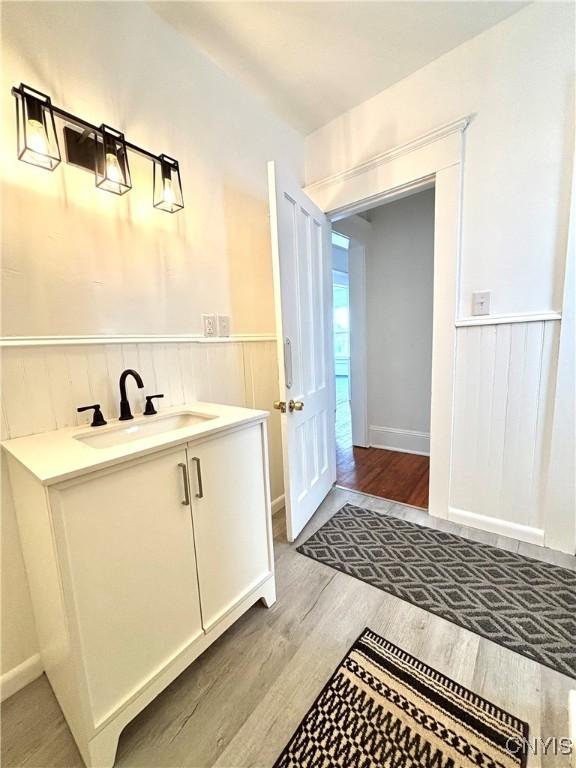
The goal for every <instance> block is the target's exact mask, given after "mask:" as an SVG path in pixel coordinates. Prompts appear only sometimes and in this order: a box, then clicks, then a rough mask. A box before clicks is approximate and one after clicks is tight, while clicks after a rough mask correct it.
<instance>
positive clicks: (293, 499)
mask: <svg viewBox="0 0 576 768" xmlns="http://www.w3.org/2000/svg"><path fill="white" fill-rule="evenodd" d="M268 169H269V187H270V213H271V227H272V251H273V266H274V289H275V297H276V328H277V337H278V351H279V355H278V357H279V360H280V361H282V360H283V362H284V365H282V364H280V366H279V367H280V377H279V378H280V397H281V400H282V401H284V402H289V401H290V400H294V401H297V402H301V403H303V410H300V411H297V410H294V411H292V412H291V411H290V410H289V409H287V410H286V412H285V413H282V416H281V423H282V444H283V460H284V486H285V496H286V527H287V534H288V539H289V540H290V541H293V540H294V539H295V538H296V536H297V535H298V534H299V533H300V531H301V530H302V528H303V527H304V526H305V525H306V523H307V522H308V520H309V519H310V517H311V516H312V515H313V514H314V512H315V511H316V509H317V508H318V506H319V504H320V503H321V502H322V500H323V499H324V497H325V496H326V494H327V493H328V491H329V490H330V488H331V486H332V484H333V483H334V481H335V479H336V456H335V450H336V449H335V435H334V406H335V393H334V377H333V375H332V370H333V356H332V347H331V343H332V342H331V330H332V317H331V313H332V298H331V297H332V294H331V290H332V286H331V259H330V226H329V223H328V220H327V218H326V216H325V215H324V214H323V213H322V212H321V211H320V210H319V209H318V208H317V207H316V206H315V205H314V204H313V203H312V201H311V200H310V199H309V198H308V197H307V196H306V195H305V194H304V193H303V192H302V190H301V189H300V188H299V187H298V185H297V184H296V183H295V182H294V181H293V180H292V179H290V178H289V177H288V176H286V175H284V174H283V173H281V172H280V171H279V170H278V169H277V168H276V167H275V165H274V163H270V164H269V166H268Z"/></svg>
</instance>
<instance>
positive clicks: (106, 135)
mask: <svg viewBox="0 0 576 768" xmlns="http://www.w3.org/2000/svg"><path fill="white" fill-rule="evenodd" d="M95 153H96V157H95V162H94V166H95V169H96V186H97V187H99V188H100V189H105V190H106V192H114V194H115V195H123V194H125V193H126V192H128V190H130V189H132V182H131V180H130V167H129V165H128V153H127V151H126V141H125V139H124V134H123V133H120V131H115V130H114V128H110V126H108V125H101V126H100V132H99V134H98V135H97V136H96V141H95Z"/></svg>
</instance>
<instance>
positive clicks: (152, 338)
mask: <svg viewBox="0 0 576 768" xmlns="http://www.w3.org/2000/svg"><path fill="white" fill-rule="evenodd" d="M275 340H276V334H275V333H244V334H235V335H231V336H202V335H201V334H199V333H198V334H196V333H190V334H172V335H169V334H167V335H161V334H150V335H144V334H133V335H131V334H94V335H92V336H1V337H0V347H59V346H70V345H84V344H189V343H194V344H234V343H240V342H252V341H253V342H259V341H275Z"/></svg>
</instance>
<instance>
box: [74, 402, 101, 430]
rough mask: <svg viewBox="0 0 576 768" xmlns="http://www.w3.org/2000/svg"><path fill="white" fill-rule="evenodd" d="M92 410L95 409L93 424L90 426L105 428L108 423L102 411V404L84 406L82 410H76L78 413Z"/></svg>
mask: <svg viewBox="0 0 576 768" xmlns="http://www.w3.org/2000/svg"><path fill="white" fill-rule="evenodd" d="M92 408H93V409H94V415H93V417H92V424H90V426H91V427H103V426H104V425H105V424H107V423H108V422H107V421H105V420H104V416H103V415H102V411H101V410H100V403H96V405H82V406H81V407H80V408H76V410H77V411H78V413H82V411H89V410H91V409H92Z"/></svg>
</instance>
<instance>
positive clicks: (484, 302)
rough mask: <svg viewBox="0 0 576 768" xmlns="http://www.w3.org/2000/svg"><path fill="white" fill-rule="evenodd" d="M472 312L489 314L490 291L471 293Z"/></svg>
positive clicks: (474, 313)
mask: <svg viewBox="0 0 576 768" xmlns="http://www.w3.org/2000/svg"><path fill="white" fill-rule="evenodd" d="M472 314H473V315H489V314H490V291H475V292H474V293H473V294H472Z"/></svg>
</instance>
